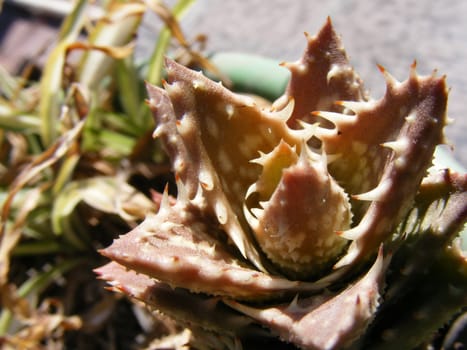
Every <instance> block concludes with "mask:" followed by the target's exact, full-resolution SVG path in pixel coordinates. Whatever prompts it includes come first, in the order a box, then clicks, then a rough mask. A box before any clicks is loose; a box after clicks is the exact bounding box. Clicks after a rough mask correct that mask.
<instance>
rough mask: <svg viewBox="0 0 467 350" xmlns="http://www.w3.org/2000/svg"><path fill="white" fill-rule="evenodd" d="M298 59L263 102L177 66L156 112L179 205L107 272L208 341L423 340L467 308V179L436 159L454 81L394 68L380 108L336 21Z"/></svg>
mask: <svg viewBox="0 0 467 350" xmlns="http://www.w3.org/2000/svg"><path fill="white" fill-rule="evenodd" d="M283 65H284V66H285V67H287V68H288V69H289V71H290V73H291V74H290V81H289V84H288V87H287V89H286V91H285V93H284V95H283V96H282V97H281V98H279V99H278V100H276V101H275V102H274V103H273V104H272V105H270V106H266V107H264V106H263V105H262V104H260V103H258V102H257V101H256V100H255V99H254V98H253V97H251V96H246V95H241V94H238V93H234V92H231V91H229V90H228V89H227V88H225V87H224V86H223V85H222V84H220V83H217V82H214V81H212V80H210V79H208V78H207V77H205V76H204V75H203V74H202V73H201V72H195V71H192V70H190V69H188V68H186V67H184V66H182V65H180V64H178V63H176V62H174V61H172V60H170V59H167V60H166V69H167V82H165V83H164V88H163V89H162V88H159V87H156V86H153V85H150V84H148V85H147V90H148V94H149V100H148V104H149V106H150V108H151V110H152V112H153V115H154V118H155V121H156V124H157V128H156V130H155V132H154V136H157V137H158V138H160V140H161V141H162V143H163V145H164V146H165V149H166V151H167V153H168V155H169V158H170V160H171V164H172V168H173V172H174V178H175V182H176V185H177V194H176V198H175V197H173V196H171V195H169V190H168V189H167V188H166V191H165V192H164V193H163V195H161V196H158V197H157V198H160V201H159V203H157V204H158V205H159V210H158V212H157V213H149V214H148V215H147V217H146V219H145V220H144V221H143V222H142V223H141V224H140V225H139V226H137V227H136V228H134V229H133V230H132V231H131V232H129V233H127V234H125V235H123V236H121V237H120V238H118V239H116V240H115V241H114V243H113V244H112V245H111V246H110V247H108V248H105V249H103V250H102V251H101V253H102V254H103V255H104V256H106V257H108V258H110V259H111V260H112V261H111V262H110V263H108V264H107V265H105V266H103V267H100V268H99V269H97V270H96V271H97V273H98V274H99V277H100V278H102V279H104V280H106V281H108V283H109V284H110V285H111V288H112V289H114V290H116V291H119V292H123V293H125V294H127V295H129V296H131V297H132V298H135V299H138V300H140V301H142V302H143V303H145V304H146V305H147V306H148V307H149V308H151V309H152V310H157V311H160V312H162V313H164V314H166V315H168V316H170V317H172V318H174V319H176V320H177V321H179V322H180V324H181V325H182V326H183V327H185V328H186V329H189V330H190V332H191V333H190V334H191V337H189V338H190V339H188V340H186V341H185V342H188V341H190V342H191V345H192V346H193V347H196V348H221V347H226V348H238V347H239V346H240V344H243V346H244V347H248V346H249V344H257V342H258V341H259V342H270V343H274V342H280V341H283V342H284V344H285V345H284V346H290V347H294V346H295V347H298V348H303V349H341V348H366V349H368V348H372V349H373V348H396V347H397V346H398V347H399V348H404V349H410V348H414V347H416V346H419V345H420V344H422V343H423V342H424V341H425V340H427V339H429V338H430V337H432V334H433V333H434V332H435V331H436V330H437V329H439V328H440V327H442V326H443V325H444V324H446V323H447V322H448V321H450V320H451V319H452V317H453V315H455V314H456V312H459V310H461V309H462V307H465V306H466V305H467V297H466V296H467V263H466V259H465V255H463V252H462V249H461V248H460V246H459V244H458V239H457V237H458V236H459V232H460V231H461V230H462V228H463V226H464V224H465V221H466V217H467V175H466V174H460V173H456V172H454V171H452V170H449V169H437V168H433V167H431V165H432V160H433V153H434V151H435V147H436V146H437V145H438V144H440V143H443V142H444V137H443V128H444V126H445V125H446V123H447V118H446V104H447V87H446V81H445V77H439V76H437V75H436V73H433V74H431V75H429V76H420V75H418V74H417V73H416V64H415V63H414V64H413V65H412V66H411V68H410V73H409V78H408V79H407V80H405V81H402V82H399V81H397V80H396V79H395V78H394V77H392V76H391V75H390V74H389V73H388V72H387V71H386V70H385V69H384V68H382V67H379V69H380V71H381V72H382V74H383V76H384V78H385V80H386V85H387V86H386V93H385V95H384V96H383V97H382V98H381V99H378V100H373V99H371V98H369V97H368V96H367V94H366V92H365V90H364V87H363V85H362V82H361V80H360V78H359V77H358V75H357V74H356V73H355V72H354V70H353V68H352V67H351V66H350V64H349V62H348V59H347V57H346V54H345V51H344V49H343V47H342V45H341V42H340V38H339V37H338V36H337V35H336V33H335V31H334V29H333V27H332V24H331V21H330V20H328V21H327V22H326V23H325V25H324V26H323V28H322V29H321V30H320V32H319V33H318V34H317V35H316V36H315V37H310V36H308V35H307V48H306V50H305V52H304V55H303V57H302V58H301V59H300V60H298V61H297V62H294V63H284V64H283ZM171 190H174V189H171ZM184 334H185V333H184Z"/></svg>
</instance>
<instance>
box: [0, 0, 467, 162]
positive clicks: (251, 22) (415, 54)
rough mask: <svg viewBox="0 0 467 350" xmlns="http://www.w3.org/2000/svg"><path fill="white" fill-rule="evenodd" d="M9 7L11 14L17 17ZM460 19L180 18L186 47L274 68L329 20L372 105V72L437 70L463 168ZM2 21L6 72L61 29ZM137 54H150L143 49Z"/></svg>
mask: <svg viewBox="0 0 467 350" xmlns="http://www.w3.org/2000/svg"><path fill="white" fill-rule="evenodd" d="M55 1H57V2H61V3H66V0H55ZM9 3H11V1H6V2H5V4H9ZM168 3H169V4H170V3H174V1H168ZM5 7H6V6H5ZM8 7H9V8H8V11H10V13H11V11H17V8H15V9H12V8H10V6H8ZM57 12H59V11H57ZM466 14H467V1H462V0H451V1H439V0H425V1H415V0H392V1H386V0H376V1H358V0H327V1H318V0H294V1H290V0H269V1H262V0H248V1H237V0H222V1H218V0H197V1H196V2H195V4H194V5H193V7H192V8H191V10H190V11H189V12H188V13H187V14H186V15H185V17H184V18H183V20H182V28H183V30H184V32H185V34H186V36H187V37H188V38H191V39H194V38H195V37H196V35H198V34H205V35H206V36H207V42H206V49H207V51H208V52H217V51H242V52H248V53H255V54H259V55H264V56H268V57H271V58H274V59H277V60H278V61H283V60H296V59H298V58H299V57H300V56H301V53H302V51H303V50H304V47H305V38H304V35H303V32H308V33H310V34H312V35H313V34H315V33H316V32H317V31H318V30H319V28H320V27H321V25H322V24H323V23H324V22H325V20H326V17H327V16H330V17H331V19H332V21H333V23H334V26H335V29H336V31H337V32H338V33H339V34H340V35H341V37H342V41H343V43H344V46H345V48H346V51H347V54H348V56H349V58H350V61H351V63H352V64H353V66H354V67H355V68H356V70H357V71H358V72H359V74H360V76H361V77H362V79H363V80H364V82H365V85H366V87H367V89H368V90H369V91H370V94H371V96H372V97H373V98H379V97H381V96H382V94H383V93H384V86H385V85H384V81H383V79H382V76H381V74H380V73H379V71H378V69H377V68H376V64H381V65H383V66H384V67H385V68H386V69H387V70H388V71H389V72H390V73H391V74H392V75H394V76H395V77H396V78H397V79H399V80H405V79H406V77H407V76H408V71H409V66H410V64H411V63H412V62H413V60H414V59H416V60H417V67H418V68H417V70H418V72H419V73H420V74H430V73H431V72H432V71H433V70H434V69H437V70H438V71H439V74H441V75H444V74H446V75H447V82H448V86H449V87H450V88H451V91H450V94H449V110H448V114H449V117H451V118H453V119H455V123H454V124H452V125H450V126H449V127H448V128H447V132H446V135H447V139H448V141H450V142H451V143H452V145H453V146H454V147H455V150H454V156H455V158H456V159H458V160H459V161H460V162H461V163H462V164H463V165H464V166H467V116H466V115H465V111H466V106H465V101H466V99H467V74H466V69H467V21H465V15H466ZM0 16H1V20H0V40H1V41H0V64H2V65H4V66H6V67H7V68H9V69H15V68H17V67H18V65H19V64H20V62H21V58H24V56H27V55H30V54H31V52H36V55H37V48H40V47H42V46H43V43H44V42H47V41H49V42H50V41H51V40H52V39H53V35H54V33H53V28H54V27H53V24H55V23H57V21H59V16H58V15H54V16H52V18H55V19H54V20H51V16H50V15H48V16H47V18H46V20H45V19H44V17H43V16H41V15H40V13H37V12H35V13H34V14H33V15H30V14H29V17H28V18H26V20H24V16H23V19H21V20H17V19H16V20H15V21H12V18H13V16H11V15H7V14H5V11H4V13H2V14H1V15H0ZM145 21H146V22H145V25H144V26H143V28H142V31H141V33H140V35H141V36H142V37H143V38H144V40H143V42H148V43H151V45H149V44H148V46H147V48H148V50H149V49H151V48H152V47H153V45H152V43H153V41H154V40H155V39H156V38H157V36H156V33H157V31H158V30H159V28H160V26H161V21H160V20H159V19H158V18H156V16H155V15H153V14H148V15H147V16H146V19H145ZM50 24H52V26H50ZM32 28H33V29H32ZM7 33H8V35H7ZM41 45H42V46H41ZM34 49H36V51H34ZM138 54H139V55H141V57H145V55H147V54H149V53H148V52H146V51H145V46H144V45H142V46H141V47H139V48H138Z"/></svg>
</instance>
